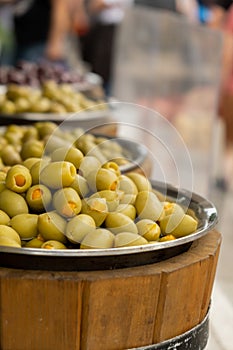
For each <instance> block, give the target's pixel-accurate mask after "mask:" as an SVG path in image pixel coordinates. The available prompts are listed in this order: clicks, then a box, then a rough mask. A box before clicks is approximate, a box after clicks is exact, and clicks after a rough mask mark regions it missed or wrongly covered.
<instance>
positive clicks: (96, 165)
mask: <svg viewBox="0 0 233 350" xmlns="http://www.w3.org/2000/svg"><path fill="white" fill-rule="evenodd" d="M100 168H101V163H100V161H99V160H98V159H96V158H95V157H90V156H85V157H84V158H83V159H82V161H81V164H80V167H79V173H80V175H82V176H83V177H84V178H85V179H86V180H87V181H88V179H89V175H90V173H92V174H95V175H96V174H97V172H98V170H99V169H100Z"/></svg>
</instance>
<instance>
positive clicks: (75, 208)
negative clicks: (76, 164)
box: [53, 187, 82, 218]
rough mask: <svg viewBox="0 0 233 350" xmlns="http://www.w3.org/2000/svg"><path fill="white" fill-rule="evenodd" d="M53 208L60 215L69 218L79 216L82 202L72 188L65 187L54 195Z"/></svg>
mask: <svg viewBox="0 0 233 350" xmlns="http://www.w3.org/2000/svg"><path fill="white" fill-rule="evenodd" d="M53 206H54V208H55V209H56V211H57V212H58V213H59V214H60V215H62V216H64V217H66V218H71V217H73V216H75V215H77V214H79V212H80V211H81V207H82V202H81V199H80V197H79V195H78V193H77V192H76V191H75V190H74V189H73V188H71V187H65V188H62V189H60V190H57V191H56V192H55V193H54V195H53Z"/></svg>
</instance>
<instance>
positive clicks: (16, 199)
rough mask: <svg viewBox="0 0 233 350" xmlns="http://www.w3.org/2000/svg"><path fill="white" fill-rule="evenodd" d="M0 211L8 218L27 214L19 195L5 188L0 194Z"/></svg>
mask: <svg viewBox="0 0 233 350" xmlns="http://www.w3.org/2000/svg"><path fill="white" fill-rule="evenodd" d="M0 209H1V210H3V211H5V212H6V213H7V215H9V216H10V217H13V216H15V215H18V214H27V213H28V206H27V203H26V201H25V199H24V198H23V197H22V196H21V195H20V194H18V193H16V192H13V191H11V190H9V189H7V188H6V189H4V190H3V191H2V192H0Z"/></svg>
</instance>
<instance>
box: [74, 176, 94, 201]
mask: <svg viewBox="0 0 233 350" xmlns="http://www.w3.org/2000/svg"><path fill="white" fill-rule="evenodd" d="M70 187H72V188H73V189H74V190H75V191H76V192H77V193H78V195H79V196H80V198H85V197H86V196H87V195H88V193H89V192H90V189H89V186H88V183H87V180H86V179H85V178H84V177H83V176H81V175H79V174H76V175H75V179H74V181H73V182H72V183H71V184H70Z"/></svg>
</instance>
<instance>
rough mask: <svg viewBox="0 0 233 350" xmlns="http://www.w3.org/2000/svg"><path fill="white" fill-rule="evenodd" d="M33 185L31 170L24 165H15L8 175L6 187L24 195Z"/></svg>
mask: <svg viewBox="0 0 233 350" xmlns="http://www.w3.org/2000/svg"><path fill="white" fill-rule="evenodd" d="M31 184H32V177H31V174H30V172H29V170H28V169H27V168H26V167H25V166H23V165H20V164H18V165H13V166H12V167H11V168H10V169H9V171H8V172H7V175H6V187H7V188H9V189H10V190H12V191H14V192H17V193H23V192H25V191H26V190H27V189H28V188H29V187H30V186H31Z"/></svg>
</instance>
